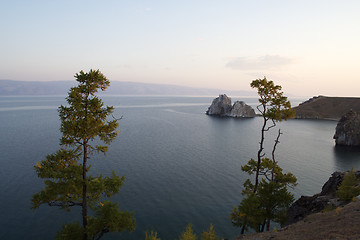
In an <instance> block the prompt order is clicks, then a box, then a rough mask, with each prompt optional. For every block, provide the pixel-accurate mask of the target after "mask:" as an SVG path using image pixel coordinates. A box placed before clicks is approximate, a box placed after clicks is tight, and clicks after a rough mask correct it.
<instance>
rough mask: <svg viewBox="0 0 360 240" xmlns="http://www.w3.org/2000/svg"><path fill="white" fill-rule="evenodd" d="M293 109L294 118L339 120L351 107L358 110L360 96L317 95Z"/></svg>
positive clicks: (359, 107)
mask: <svg viewBox="0 0 360 240" xmlns="http://www.w3.org/2000/svg"><path fill="white" fill-rule="evenodd" d="M293 109H294V110H295V112H296V115H295V118H308V119H331V120H339V119H340V118H341V117H342V116H343V115H344V114H346V113H347V112H348V111H350V110H351V109H352V110H354V111H356V112H360V98H350V97H326V96H318V97H313V98H311V99H309V100H307V101H305V102H303V103H301V104H300V105H299V106H297V107H294V108H293Z"/></svg>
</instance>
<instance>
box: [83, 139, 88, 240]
mask: <svg viewBox="0 0 360 240" xmlns="http://www.w3.org/2000/svg"><path fill="white" fill-rule="evenodd" d="M83 149H84V158H83V196H82V198H83V199H82V219H83V229H84V233H83V240H87V239H88V236H87V232H86V227H87V202H86V198H87V194H86V193H87V182H86V162H87V143H84V146H83Z"/></svg>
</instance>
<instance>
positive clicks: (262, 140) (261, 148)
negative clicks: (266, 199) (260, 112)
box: [254, 117, 267, 193]
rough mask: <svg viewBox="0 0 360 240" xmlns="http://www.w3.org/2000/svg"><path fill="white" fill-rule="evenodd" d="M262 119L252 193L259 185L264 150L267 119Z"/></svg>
mask: <svg viewBox="0 0 360 240" xmlns="http://www.w3.org/2000/svg"><path fill="white" fill-rule="evenodd" d="M263 118H264V123H263V126H262V128H261V139H260V148H259V151H258V154H257V167H256V174H255V185H254V193H255V192H256V190H257V188H258V185H259V171H260V164H261V158H262V157H263V156H262V151H263V150H264V139H265V127H266V123H267V119H266V118H265V117H263Z"/></svg>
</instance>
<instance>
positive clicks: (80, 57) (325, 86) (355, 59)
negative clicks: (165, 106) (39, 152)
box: [0, 0, 360, 96]
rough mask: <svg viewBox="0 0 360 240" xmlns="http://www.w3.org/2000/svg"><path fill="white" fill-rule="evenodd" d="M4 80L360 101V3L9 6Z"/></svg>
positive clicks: (11, 2) (4, 9)
mask: <svg viewBox="0 0 360 240" xmlns="http://www.w3.org/2000/svg"><path fill="white" fill-rule="evenodd" d="M0 2H1V8H0V30H1V36H0V43H1V44H0V79H12V80H26V81H30V80H32V81H34V80H36V81H52V80H73V79H74V78H73V76H74V74H75V73H77V72H79V71H80V70H84V71H88V70H89V69H90V68H93V69H100V70H101V71H102V72H103V73H104V74H105V75H106V76H107V77H108V78H109V79H110V80H112V81H115V80H117V81H134V82H149V83H166V84H176V85H183V86H192V87H208V88H222V89H234V90H250V87H249V84H250V82H251V81H252V80H253V79H256V78H262V77H263V76H266V77H267V78H268V79H272V80H274V82H275V83H276V84H280V85H282V86H283V90H284V91H285V93H289V94H297V95H302V96H304V95H306V96H307V95H319V94H323V95H330V96H360V74H359V71H360V1H359V0H353V1H351V0H338V1H333V0H309V1H308V0H298V1H297V0H286V1H285V0H284V1H278V0H263V1H257V0H248V1H245V0H244V1H242V0H177V1H175V0H157V1H156V0H154V1H150V0H148V1H138V0H117V1H115V0H114V1H111V0H103V1H100V0H96V1H91V0H84V1H77V0H71V1H66V0H43V1H35V0H34V1H31V0H24V1H18V0H0Z"/></svg>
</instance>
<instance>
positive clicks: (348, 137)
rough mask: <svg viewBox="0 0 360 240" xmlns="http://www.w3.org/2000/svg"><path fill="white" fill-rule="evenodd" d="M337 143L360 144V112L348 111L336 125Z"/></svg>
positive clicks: (345, 144) (346, 144) (343, 144)
mask: <svg viewBox="0 0 360 240" xmlns="http://www.w3.org/2000/svg"><path fill="white" fill-rule="evenodd" d="M334 139H335V143H336V145H342V146H360V114H359V113H356V112H354V111H349V112H348V113H346V114H345V115H344V116H342V118H341V119H340V121H339V122H338V124H337V126H336V131H335V135H334Z"/></svg>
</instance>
